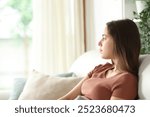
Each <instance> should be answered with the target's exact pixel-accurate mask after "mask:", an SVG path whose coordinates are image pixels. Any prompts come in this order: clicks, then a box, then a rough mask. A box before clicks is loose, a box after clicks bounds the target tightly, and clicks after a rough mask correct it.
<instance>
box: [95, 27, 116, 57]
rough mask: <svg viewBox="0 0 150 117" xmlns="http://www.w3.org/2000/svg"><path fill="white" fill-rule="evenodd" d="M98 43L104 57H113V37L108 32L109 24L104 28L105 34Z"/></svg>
mask: <svg viewBox="0 0 150 117" xmlns="http://www.w3.org/2000/svg"><path fill="white" fill-rule="evenodd" d="M98 45H99V47H100V53H101V57H102V58H104V59H113V57H114V56H113V53H114V52H113V48H114V44H113V38H112V36H111V35H110V34H109V32H108V30H107V26H106V27H105V29H104V34H103V35H102V39H101V40H100V41H99V43H98Z"/></svg>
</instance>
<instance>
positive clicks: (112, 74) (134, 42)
mask: <svg viewBox="0 0 150 117" xmlns="http://www.w3.org/2000/svg"><path fill="white" fill-rule="evenodd" d="M98 45H99V47H100V49H99V50H100V54H101V57H102V58H104V59H111V61H112V63H111V64H110V63H106V64H104V65H98V66H96V67H95V68H94V69H93V70H92V71H91V72H90V73H89V74H88V75H87V76H86V77H85V78H83V79H82V80H81V81H80V82H79V83H78V84H77V85H76V86H75V87H74V88H73V89H72V90H71V91H70V92H69V93H67V94H66V95H65V96H63V97H61V98H60V99H66V100H72V99H75V98H76V97H77V96H79V95H81V96H82V98H83V99H91V100H119V99H121V100H127V99H128V100H132V99H135V98H136V97H137V89H138V67H139V60H138V59H139V53H140V35H139V31H138V28H137V26H136V24H135V23H134V22H133V21H132V20H129V19H123V20H117V21H111V22H108V23H107V24H106V27H105V30H104V34H103V35H102V39H101V40H100V41H99V43H98Z"/></svg>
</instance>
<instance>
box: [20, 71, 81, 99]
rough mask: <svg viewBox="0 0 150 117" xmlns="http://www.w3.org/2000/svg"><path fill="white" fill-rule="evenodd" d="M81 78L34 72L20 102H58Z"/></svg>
mask: <svg viewBox="0 0 150 117" xmlns="http://www.w3.org/2000/svg"><path fill="white" fill-rule="evenodd" d="M80 80H81V78H77V77H57V76H48V75H45V74H41V73H38V72H36V71H34V72H33V73H32V76H31V77H30V78H29V79H28V81H27V83H26V84H25V87H24V90H23V92H22V93H21V95H20V97H19V100H56V99H58V98H60V97H61V96H63V95H65V94H66V93H67V92H69V91H70V90H71V89H72V88H73V87H74V86H75V85H76V84H77V83H78V82H79V81H80Z"/></svg>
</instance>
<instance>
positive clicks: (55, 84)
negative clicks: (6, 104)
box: [5, 50, 150, 100]
mask: <svg viewBox="0 0 150 117" xmlns="http://www.w3.org/2000/svg"><path fill="white" fill-rule="evenodd" d="M139 61H140V67H139V84H138V95H139V99H140V100H149V99H150V73H149V72H150V55H140V58H139ZM106 62H110V60H104V59H102V58H100V55H99V51H98V50H91V51H88V52H85V53H84V54H83V55H81V56H80V57H78V58H77V59H76V60H75V62H74V63H73V64H72V66H71V68H70V69H69V70H68V72H67V73H59V74H55V75H54V74H53V75H50V74H44V73H40V72H39V71H35V70H34V71H32V75H31V76H30V78H28V79H26V78H16V79H15V80H14V85H13V88H12V90H11V92H9V93H10V95H9V99H10V100H16V99H20V100H33V99H34V100H39V99H42V100H49V99H50V100H51V99H52V100H53V99H58V98H59V97H61V96H63V95H64V94H66V93H67V92H68V91H69V90H71V89H72V88H73V87H74V86H75V85H76V84H77V83H78V82H79V81H80V80H81V79H82V78H83V77H84V76H86V74H87V73H88V72H89V71H91V70H92V69H93V68H94V67H95V66H96V65H98V64H104V63H106ZM5 95H6V94H5ZM7 95H8V94H7Z"/></svg>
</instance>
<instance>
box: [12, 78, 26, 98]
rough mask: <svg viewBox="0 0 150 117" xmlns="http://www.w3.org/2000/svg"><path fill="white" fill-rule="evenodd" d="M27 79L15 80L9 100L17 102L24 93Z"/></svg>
mask: <svg viewBox="0 0 150 117" xmlns="http://www.w3.org/2000/svg"><path fill="white" fill-rule="evenodd" d="M25 83H26V78H15V79H14V82H13V87H12V89H11V93H10V97H9V100H17V99H18V98H19V96H20V94H21V92H22V91H23V88H24V85H25Z"/></svg>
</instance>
